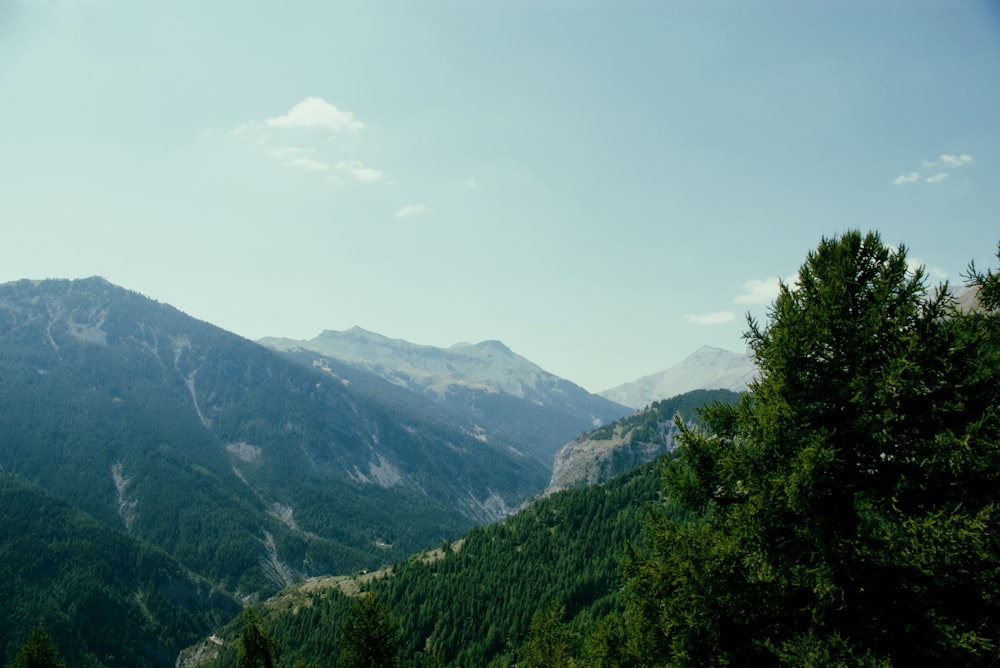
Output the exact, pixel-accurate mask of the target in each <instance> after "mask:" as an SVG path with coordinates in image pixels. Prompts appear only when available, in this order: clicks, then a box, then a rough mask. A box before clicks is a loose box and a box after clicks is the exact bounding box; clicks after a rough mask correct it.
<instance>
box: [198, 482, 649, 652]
mask: <svg viewBox="0 0 1000 668" xmlns="http://www.w3.org/2000/svg"><path fill="white" fill-rule="evenodd" d="M660 468H661V464H660V463H659V462H651V463H648V464H646V465H644V466H642V467H640V468H638V469H636V470H634V471H632V472H630V473H628V474H625V475H623V476H620V477H618V478H616V479H614V480H613V481H611V482H609V483H607V484H605V485H601V486H595V487H587V488H579V489H572V490H566V491H564V492H560V493H558V494H554V495H552V496H551V497H548V498H545V499H541V500H539V501H537V502H536V503H534V504H532V505H531V506H530V507H528V508H527V509H525V510H523V511H522V512H520V513H517V514H516V515H514V516H512V517H510V518H508V519H507V520H505V521H503V522H500V523H497V524H493V525H490V526H486V527H481V528H477V529H473V530H472V531H470V532H469V533H467V534H466V535H465V536H464V538H462V540H461V541H460V542H456V543H446V544H444V545H442V546H441V548H440V549H439V550H436V551H434V552H431V553H422V554H419V555H415V556H413V557H411V558H410V559H407V560H406V561H404V562H402V563H399V564H396V565H395V566H393V567H392V568H391V574H386V575H383V576H381V577H373V578H370V579H368V578H360V580H362V582H361V586H360V591H364V592H370V593H371V594H372V595H374V596H375V597H376V599H377V600H378V601H380V602H382V604H384V605H385V606H386V607H387V608H388V609H389V610H390V611H391V613H392V615H393V617H394V618H396V619H397V620H398V622H399V624H400V630H401V636H400V637H401V639H402V641H401V644H400V649H401V652H402V655H403V656H405V657H407V658H408V659H411V658H412V659H413V660H415V661H430V660H431V659H432V658H433V660H435V661H440V662H441V663H443V664H444V665H456V666H459V665H461V666H486V665H490V664H495V665H508V664H509V663H511V662H514V661H516V660H517V657H518V652H519V650H520V648H521V647H522V645H523V644H524V642H525V640H526V638H527V636H528V633H529V628H530V625H531V621H532V618H533V617H534V616H535V614H536V613H538V612H539V611H541V610H543V609H544V608H546V607H547V606H550V605H551V604H553V603H555V604H558V605H561V606H563V607H564V609H565V622H566V624H567V626H568V628H569V629H571V636H572V638H573V639H574V640H573V650H574V651H576V650H579V649H580V648H581V647H582V641H583V639H584V638H585V637H586V636H587V635H589V634H590V633H592V632H593V631H595V629H596V628H597V627H598V626H599V625H600V623H601V622H602V621H603V619H604V617H605V616H606V615H608V614H611V613H612V612H614V611H615V610H617V609H619V607H620V603H619V600H618V591H619V589H620V588H621V585H622V566H621V560H622V558H623V557H624V554H625V546H626V544H628V543H630V542H632V543H634V542H636V541H638V540H639V536H640V533H641V531H642V526H643V522H644V518H645V516H646V515H647V513H648V512H649V511H650V509H651V508H654V507H660V508H665V506H664V502H663V501H661V499H660V494H659V490H660V475H659V472H660ZM338 584H339V582H338V581H329V582H328V583H327V585H326V586H325V587H323V588H319V589H317V588H314V587H311V586H304V587H303V586H300V587H296V588H293V589H292V590H287V591H285V592H283V593H282V594H280V595H278V596H276V597H275V598H273V599H271V600H270V601H269V602H268V604H267V605H266V606H264V607H263V608H262V612H263V616H264V629H265V632H266V633H268V634H269V635H271V636H272V637H273V638H274V639H276V640H277V641H278V643H279V644H280V646H281V648H282V649H281V653H280V656H281V665H288V666H292V665H295V664H296V662H297V661H299V660H300V659H302V660H304V661H305V662H307V663H308V664H309V665H316V666H319V665H333V663H334V662H335V661H336V659H337V657H338V656H339V653H340V646H341V637H340V625H341V623H342V622H343V620H344V619H345V617H346V615H347V613H348V611H349V610H350V608H351V605H352V604H353V603H354V602H355V600H356V598H355V597H356V595H357V593H358V590H356V589H354V588H353V587H342V586H338ZM345 591H347V592H350V595H348V594H347V593H345ZM239 628H240V626H239V624H238V623H236V622H234V623H232V624H230V625H229V626H228V627H227V629H226V630H225V631H224V632H222V633H221V635H222V636H223V637H224V638H225V639H226V640H227V642H226V645H225V646H224V648H223V651H222V652H221V653H220V655H219V657H218V658H217V660H216V661H214V662H212V663H210V664H208V665H212V666H228V665H233V663H234V662H235V652H236V643H235V639H236V637H237V634H238V632H239ZM318 657H323V658H322V660H318V659H317V658H318Z"/></svg>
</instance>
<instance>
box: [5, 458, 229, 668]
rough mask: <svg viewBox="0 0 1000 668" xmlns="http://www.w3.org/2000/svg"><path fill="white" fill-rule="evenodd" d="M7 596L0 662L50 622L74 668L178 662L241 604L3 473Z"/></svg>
mask: <svg viewBox="0 0 1000 668" xmlns="http://www.w3.org/2000/svg"><path fill="white" fill-rule="evenodd" d="M0 601H3V602H4V604H3V606H0V665H3V663H4V659H6V660H10V659H11V657H13V656H14V655H15V653H16V652H17V648H18V645H19V644H20V643H22V642H23V641H24V639H25V637H26V636H27V635H28V633H29V631H30V630H31V629H32V628H33V627H35V626H36V625H38V624H39V622H41V624H42V625H44V627H45V629H47V633H48V634H51V637H52V639H53V642H54V643H55V645H56V646H57V647H59V648H60V650H61V653H62V655H63V656H65V658H66V660H67V661H68V662H69V665H71V666H74V667H77V666H80V667H84V668H86V667H91V666H94V667H96V666H102V665H113V664H117V665H122V664H124V665H129V666H135V667H140V666H172V665H173V662H174V658H175V657H176V655H177V652H179V651H180V650H181V649H182V648H184V647H185V646H187V645H190V644H191V643H193V642H195V641H196V640H197V639H198V638H200V637H202V636H204V635H205V634H206V633H207V632H209V631H210V630H211V629H212V628H213V627H215V626H217V625H218V624H219V623H221V622H222V621H224V620H226V619H228V618H230V617H231V616H232V615H234V614H235V613H236V612H237V611H238V610H239V607H238V605H237V603H236V602H235V601H234V600H233V599H231V598H229V597H228V596H225V595H223V594H220V593H218V592H216V591H214V590H213V588H212V586H211V585H210V584H209V583H208V582H206V581H205V580H203V579H201V578H198V577H196V576H194V575H192V574H191V573H190V572H189V571H187V570H186V569H184V568H183V567H182V566H180V565H179V564H178V563H177V562H176V560H174V559H173V558H171V557H170V556H168V555H166V554H164V553H163V552H162V551H160V550H158V549H156V548H154V547H152V546H150V545H147V544H144V543H142V542H140V541H136V540H134V539H132V538H129V537H127V536H125V535H123V534H121V533H119V532H117V531H113V530H111V529H108V528H107V527H104V526H102V525H101V524H99V523H98V522H96V521H95V520H93V519H92V518H90V517H88V516H86V515H84V514H83V513H81V512H80V511H78V510H75V509H73V508H71V507H70V506H68V505H67V504H65V503H63V502H61V501H57V500H55V499H52V498H51V497H49V496H47V495H45V494H44V493H43V492H41V491H40V490H38V489H37V488H34V487H32V486H31V485H28V484H26V483H24V482H22V481H20V480H18V479H16V478H14V477H12V476H9V475H6V474H3V473H0Z"/></svg>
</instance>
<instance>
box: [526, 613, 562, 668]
mask: <svg viewBox="0 0 1000 668" xmlns="http://www.w3.org/2000/svg"><path fill="white" fill-rule="evenodd" d="M565 616H566V607H565V606H563V605H560V604H558V603H549V604H548V605H545V606H543V607H541V608H539V610H538V611H537V612H535V614H534V616H533V617H532V618H531V626H530V627H529V628H528V637H527V638H526V639H525V641H524V646H523V647H522V648H521V653H522V657H523V659H524V661H523V665H524V666H527V668H566V667H567V666H572V665H573V658H572V657H573V653H572V641H573V633H572V631H570V629H569V627H568V626H567V625H566V623H565V622H564V621H563V617H565Z"/></svg>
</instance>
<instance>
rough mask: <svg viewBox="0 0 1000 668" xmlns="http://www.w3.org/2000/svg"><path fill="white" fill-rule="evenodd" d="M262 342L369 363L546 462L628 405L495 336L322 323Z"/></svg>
mask: <svg viewBox="0 0 1000 668" xmlns="http://www.w3.org/2000/svg"><path fill="white" fill-rule="evenodd" d="M261 343H263V344H264V345H267V346H270V347H272V348H274V349H276V350H280V351H284V352H292V353H294V352H300V353H301V352H302V351H311V352H314V353H318V354H319V355H323V356H325V357H328V358H332V359H335V360H339V361H341V362H343V363H346V364H348V365H351V366H353V367H355V368H359V369H364V370H366V371H371V372H373V373H375V374H377V375H379V376H381V377H383V378H385V379H386V380H388V381H390V382H392V383H394V384H396V385H398V386H400V387H403V388H406V389H409V390H412V391H414V392H417V393H420V394H423V395H424V396H427V397H430V398H432V399H433V400H434V401H436V402H437V403H439V404H440V405H441V406H442V407H444V408H446V409H447V410H448V411H450V412H452V413H453V414H455V415H457V416H461V418H462V419H467V420H470V421H472V422H473V423H474V424H475V425H476V427H475V429H476V431H477V433H478V434H479V435H480V437H481V438H483V439H484V440H487V441H491V440H497V439H499V440H506V441H510V442H513V443H516V444H517V447H518V448H519V449H522V450H523V451H524V452H526V453H528V454H530V455H532V456H534V457H537V458H538V459H539V460H540V461H542V462H545V463H546V464H550V463H551V462H552V458H553V456H554V454H555V452H556V451H557V450H558V448H559V447H560V446H561V445H562V444H564V443H565V442H566V441H567V440H568V439H570V438H572V437H574V436H576V435H577V434H579V433H580V432H582V431H586V430H589V429H593V428H594V427H596V426H600V425H602V424H607V423H608V422H611V421H613V420H616V419H618V418H620V417H622V416H624V415H627V414H628V413H629V412H631V411H630V410H629V408H627V407H626V406H622V405H621V404H618V403H615V402H613V401H611V400H608V399H606V398H603V397H600V396H597V395H594V394H590V393H589V392H587V391H586V390H584V389H583V388H582V387H580V386H578V385H575V384H573V383H571V382H569V381H567V380H564V379H562V378H559V377H557V376H555V375H553V374H551V373H549V372H547V371H545V370H543V369H542V368H540V367H539V366H538V365H536V364H534V363H532V362H530V361H528V360H527V359H525V358H524V357H521V356H520V355H517V354H516V353H514V352H513V351H511V350H510V349H509V348H508V347H507V346H505V345H504V344H503V343H501V342H499V341H483V342H481V343H476V344H456V345H454V346H452V347H450V348H437V347H434V346H425V345H418V344H414V343H410V342H408V341H403V340H401V339H391V338H388V337H385V336H382V335H381V334H376V333H374V332H369V331H366V330H364V329H361V328H360V327H355V328H353V329H349V330H347V331H343V332H338V331H332V330H328V331H325V332H323V333H322V334H320V335H319V336H317V337H315V338H313V339H310V340H308V341H299V340H293V339H281V338H266V339H262V340H261Z"/></svg>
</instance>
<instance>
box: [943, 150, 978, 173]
mask: <svg viewBox="0 0 1000 668" xmlns="http://www.w3.org/2000/svg"><path fill="white" fill-rule="evenodd" d="M970 162H972V156H971V155H969V154H968V153H963V154H962V155H948V154H947V153H945V154H943V155H942V156H941V164H942V165H944V166H945V167H948V168H949V169H954V168H955V167H961V166H963V165H968V164H969V163H970Z"/></svg>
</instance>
